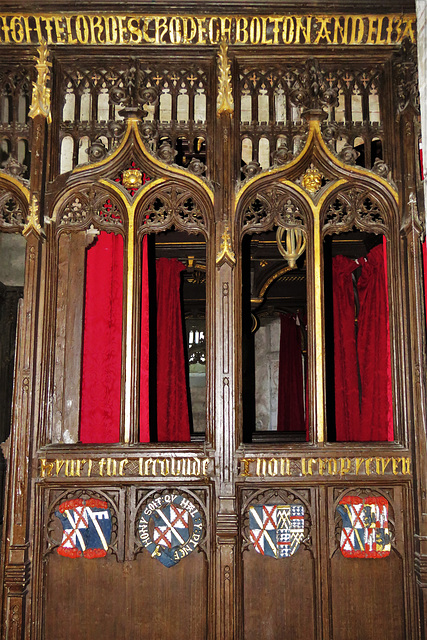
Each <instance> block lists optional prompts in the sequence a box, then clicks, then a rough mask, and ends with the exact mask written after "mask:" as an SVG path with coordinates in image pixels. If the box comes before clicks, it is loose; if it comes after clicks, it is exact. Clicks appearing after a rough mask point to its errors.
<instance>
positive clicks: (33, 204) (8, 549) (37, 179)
mask: <svg viewBox="0 0 427 640" xmlns="http://www.w3.org/2000/svg"><path fill="white" fill-rule="evenodd" d="M36 61H37V64H36V67H37V72H38V78H37V82H35V83H34V84H33V97H32V104H31V108H30V114H29V115H30V117H31V118H33V135H32V144H31V159H32V162H31V175H30V206H29V214H28V219H27V224H26V225H25V227H24V229H23V235H24V236H25V238H26V240H27V248H26V259H25V285H24V298H23V303H22V307H21V310H20V314H19V318H18V332H17V357H16V374H15V392H14V403H13V418H12V431H11V444H10V457H9V466H8V478H7V499H6V508H5V511H6V517H5V525H4V540H5V542H4V554H5V573H4V601H3V631H2V637H3V638H5V639H8V640H9V639H10V640H12V639H13V640H15V639H16V640H17V639H18V638H29V637H30V632H31V627H30V622H31V621H30V616H29V605H30V603H29V598H28V597H27V596H28V594H29V593H30V586H29V585H30V579H31V545H30V528H31V522H30V512H29V508H28V505H29V504H31V501H30V493H31V483H30V472H31V461H32V446H33V442H32V440H33V433H34V429H35V422H36V412H35V405H36V393H37V389H38V381H37V358H36V354H37V316H38V305H39V297H40V296H39V286H40V262H41V242H42V229H41V226H40V222H39V218H40V210H41V209H40V205H41V203H42V195H43V194H42V190H43V173H44V172H43V158H44V149H45V138H46V119H48V118H49V117H50V115H49V114H50V107H49V98H50V94H49V89H47V82H48V79H49V67H50V63H49V62H48V60H47V48H46V46H44V45H42V46H41V47H40V48H39V50H38V57H37V58H36Z"/></svg>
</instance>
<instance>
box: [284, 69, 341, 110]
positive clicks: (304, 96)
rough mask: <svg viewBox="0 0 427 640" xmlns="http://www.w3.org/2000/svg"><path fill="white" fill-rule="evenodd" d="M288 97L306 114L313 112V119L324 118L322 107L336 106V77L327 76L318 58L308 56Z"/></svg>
mask: <svg viewBox="0 0 427 640" xmlns="http://www.w3.org/2000/svg"><path fill="white" fill-rule="evenodd" d="M290 99H291V102H292V104H294V105H296V106H297V107H301V108H302V109H305V110H306V111H305V114H307V116H309V114H310V112H313V113H312V115H313V117H314V119H316V120H319V119H322V118H325V117H326V115H325V112H324V111H323V108H328V107H331V106H336V104H337V101H338V84H337V78H332V77H330V74H329V77H327V76H326V71H325V69H322V68H321V67H320V65H319V62H318V60H316V59H315V58H309V59H308V60H307V61H306V63H305V69H304V72H303V73H302V74H301V77H300V79H299V82H298V84H297V85H296V86H295V87H294V88H293V89H292V91H291V93H290ZM303 115H304V113H303Z"/></svg>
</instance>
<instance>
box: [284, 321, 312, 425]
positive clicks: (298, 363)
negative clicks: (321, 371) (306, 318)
mask: <svg viewBox="0 0 427 640" xmlns="http://www.w3.org/2000/svg"><path fill="white" fill-rule="evenodd" d="M280 324H281V326H280V352H279V392H278V393H279V398H278V412H277V430H278V431H304V430H305V428H306V425H305V418H304V388H303V369H302V355H301V336H300V333H299V330H298V326H297V322H296V318H295V317H294V316H290V315H284V314H282V315H281V320H280Z"/></svg>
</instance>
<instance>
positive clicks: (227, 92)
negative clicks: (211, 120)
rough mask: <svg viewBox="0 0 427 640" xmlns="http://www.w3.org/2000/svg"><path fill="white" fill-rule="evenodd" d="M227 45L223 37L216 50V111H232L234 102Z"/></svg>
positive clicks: (219, 112)
mask: <svg viewBox="0 0 427 640" xmlns="http://www.w3.org/2000/svg"><path fill="white" fill-rule="evenodd" d="M227 54H228V47H227V44H226V42H225V38H223V39H222V40H221V43H220V45H219V52H218V81H219V86H218V100H217V105H218V106H217V113H218V115H220V114H221V113H230V114H231V113H233V112H234V102H233V92H232V89H231V65H230V63H229V60H228V55H227Z"/></svg>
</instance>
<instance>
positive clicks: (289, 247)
mask: <svg viewBox="0 0 427 640" xmlns="http://www.w3.org/2000/svg"><path fill="white" fill-rule="evenodd" d="M285 232H286V247H284V245H283V240H282V238H283V234H284V233H285ZM276 241H277V248H278V249H279V251H280V253H281V255H282V256H283V257H284V258H285V260H286V261H287V263H288V265H289V267H290V268H291V269H295V267H296V264H297V260H298V258H299V257H300V256H302V254H303V253H304V250H305V245H306V239H305V235H304V233H303V231H302V230H301V229H284V228H283V227H278V228H277V233H276Z"/></svg>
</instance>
